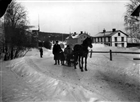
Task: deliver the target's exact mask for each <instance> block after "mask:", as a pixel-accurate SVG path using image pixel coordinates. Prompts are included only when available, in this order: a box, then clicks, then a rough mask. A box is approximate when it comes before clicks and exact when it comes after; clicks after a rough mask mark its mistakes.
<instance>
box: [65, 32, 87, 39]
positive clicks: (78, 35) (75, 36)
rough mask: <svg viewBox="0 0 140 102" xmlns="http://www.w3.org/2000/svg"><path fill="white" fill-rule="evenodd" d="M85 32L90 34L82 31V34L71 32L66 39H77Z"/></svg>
mask: <svg viewBox="0 0 140 102" xmlns="http://www.w3.org/2000/svg"><path fill="white" fill-rule="evenodd" d="M83 34H86V35H88V34H87V33H82V34H71V35H70V36H68V37H67V38H66V39H69V38H73V39H77V38H79V37H80V36H81V35H83Z"/></svg>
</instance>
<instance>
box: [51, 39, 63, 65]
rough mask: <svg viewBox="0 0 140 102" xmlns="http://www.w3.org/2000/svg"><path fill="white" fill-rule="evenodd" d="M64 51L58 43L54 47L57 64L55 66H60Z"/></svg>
mask: <svg viewBox="0 0 140 102" xmlns="http://www.w3.org/2000/svg"><path fill="white" fill-rule="evenodd" d="M61 51H62V49H61V47H60V45H59V44H58V41H56V43H55V44H54V46H53V54H54V60H55V64H54V65H57V64H58V65H59V60H60V52H61Z"/></svg>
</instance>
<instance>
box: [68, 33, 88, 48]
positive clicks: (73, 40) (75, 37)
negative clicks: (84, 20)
mask: <svg viewBox="0 0 140 102" xmlns="http://www.w3.org/2000/svg"><path fill="white" fill-rule="evenodd" d="M87 37H89V35H88V34H87V33H85V32H84V33H83V32H82V31H81V33H80V34H77V33H76V32H74V33H73V34H70V35H69V36H68V37H67V38H66V44H67V45H70V46H71V47H73V46H74V45H75V44H82V42H83V41H84V40H85V39H86V38H87Z"/></svg>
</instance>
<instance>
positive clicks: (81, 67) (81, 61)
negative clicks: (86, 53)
mask: <svg viewBox="0 0 140 102" xmlns="http://www.w3.org/2000/svg"><path fill="white" fill-rule="evenodd" d="M83 60H84V57H83V56H82V61H81V62H82V66H81V68H82V69H83V64H84V61H83Z"/></svg>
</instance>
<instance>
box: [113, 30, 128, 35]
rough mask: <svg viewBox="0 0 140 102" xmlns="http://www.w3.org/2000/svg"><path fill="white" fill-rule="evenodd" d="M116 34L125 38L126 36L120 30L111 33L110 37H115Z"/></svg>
mask: <svg viewBox="0 0 140 102" xmlns="http://www.w3.org/2000/svg"><path fill="white" fill-rule="evenodd" d="M118 33H120V36H126V37H127V36H128V35H127V34H126V33H124V32H122V31H121V30H118V31H116V32H114V33H112V34H111V36H114V35H117V34H118Z"/></svg>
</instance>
